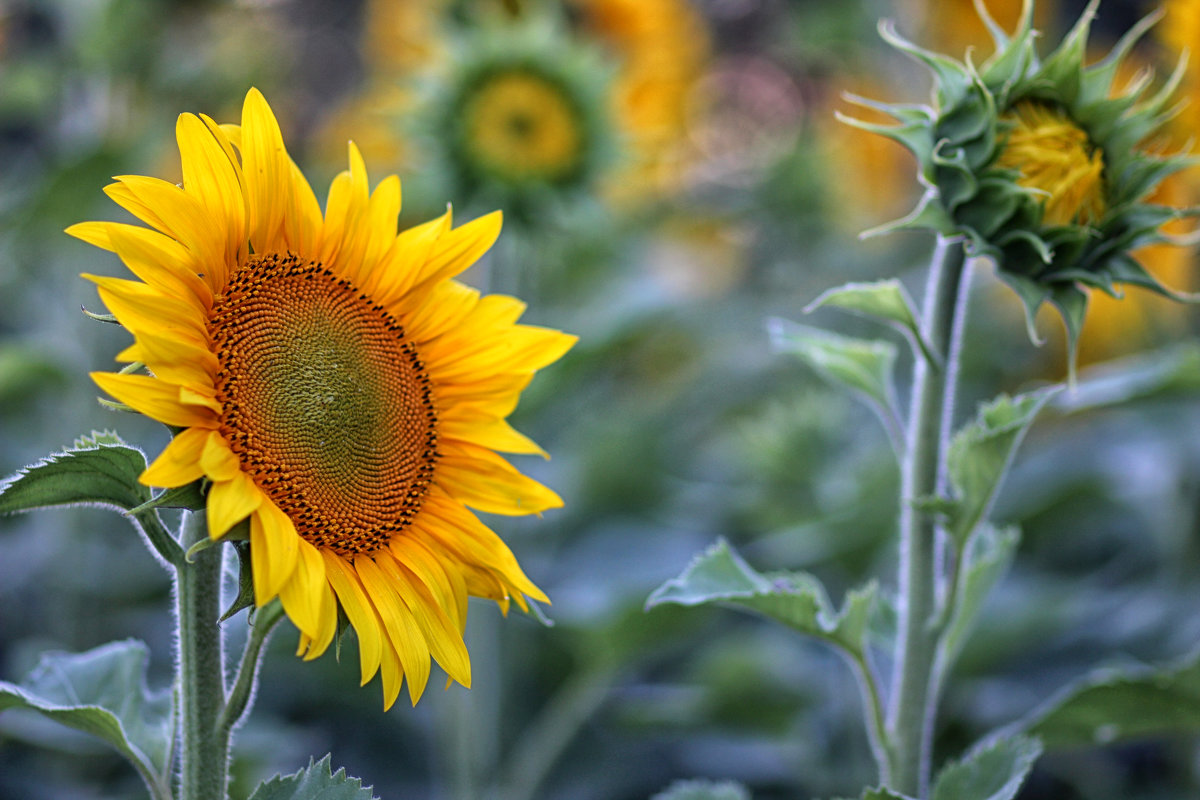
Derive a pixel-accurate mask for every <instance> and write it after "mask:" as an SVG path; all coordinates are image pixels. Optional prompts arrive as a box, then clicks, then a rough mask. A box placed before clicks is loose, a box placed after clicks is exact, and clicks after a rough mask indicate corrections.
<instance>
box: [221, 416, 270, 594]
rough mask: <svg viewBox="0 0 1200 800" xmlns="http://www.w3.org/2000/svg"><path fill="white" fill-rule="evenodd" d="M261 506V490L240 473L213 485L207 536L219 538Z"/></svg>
mask: <svg viewBox="0 0 1200 800" xmlns="http://www.w3.org/2000/svg"><path fill="white" fill-rule="evenodd" d="M210 441H211V439H210ZM262 504H263V493H262V490H261V489H259V488H258V487H257V486H255V485H254V481H252V480H250V478H249V477H248V476H247V475H245V474H244V473H242V472H238V473H236V474H235V475H234V476H233V477H232V478H230V479H229V480H227V481H217V482H215V483H213V485H212V486H211V487H209V490H208V535H209V536H211V537H212V538H213V539H219V538H221V537H222V536H224V535H225V534H226V533H227V532H228V531H229V529H230V528H232V527H233V526H234V525H237V524H238V523H239V522H241V521H242V520H244V519H245V518H246V517H248V516H250V514H251V513H253V512H254V510H255V509H257V508H258V507H259V506H260V505H262ZM272 594H273V593H272Z"/></svg>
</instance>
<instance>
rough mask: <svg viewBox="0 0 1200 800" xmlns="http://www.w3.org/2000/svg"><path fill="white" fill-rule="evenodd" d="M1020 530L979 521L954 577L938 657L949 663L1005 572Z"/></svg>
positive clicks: (1019, 539) (1017, 542)
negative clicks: (952, 602) (951, 601)
mask: <svg viewBox="0 0 1200 800" xmlns="http://www.w3.org/2000/svg"><path fill="white" fill-rule="evenodd" d="M1020 541H1021V532H1020V531H1019V530H1018V529H1017V528H1015V527H1008V528H1001V529H997V528H993V527H992V526H991V525H988V524H986V523H985V524H983V525H982V526H981V527H980V529H979V533H978V535H976V536H974V537H973V538H972V539H971V542H970V544H969V545H968V547H967V551H966V553H965V555H964V557H963V564H962V568H961V572H960V574H959V576H958V592H957V598H958V600H957V603H956V607H955V609H954V615H953V616H952V617H951V618H950V624H949V627H948V628H947V629H946V634H945V638H944V639H943V640H942V658H943V662H944V663H945V664H947V665H948V664H949V663H952V662H953V660H954V659H955V658H956V657H957V656H958V653H959V651H960V650H961V649H962V646H963V643H964V642H965V641H966V638H967V635H968V634H969V633H970V632H971V628H972V626H973V625H974V624H975V620H976V619H978V617H979V611H980V609H981V608H982V607H983V603H984V600H986V599H987V596H988V594H989V593H990V592H991V590H992V587H993V586H995V585H996V584H997V583H998V582H999V581H1000V579H1001V578H1003V577H1004V575H1005V574H1006V573H1007V572H1008V568H1009V567H1010V566H1012V560H1013V556H1014V555H1016V552H1017V545H1018V544H1019V543H1020Z"/></svg>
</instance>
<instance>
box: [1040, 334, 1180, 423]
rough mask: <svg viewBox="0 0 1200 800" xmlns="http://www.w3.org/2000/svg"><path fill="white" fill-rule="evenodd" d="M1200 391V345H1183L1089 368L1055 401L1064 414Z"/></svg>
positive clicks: (1056, 406)
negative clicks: (1142, 399) (1160, 396)
mask: <svg viewBox="0 0 1200 800" xmlns="http://www.w3.org/2000/svg"><path fill="white" fill-rule="evenodd" d="M1197 389H1200V343H1197V342H1194V341H1192V342H1183V343H1181V344H1178V345H1176V346H1174V347H1169V348H1166V349H1164V350H1158V351H1154V352H1151V353H1139V354H1138V355H1134V356H1129V357H1127V358H1122V359H1119V360H1117V361H1109V362H1106V363H1104V364H1101V365H1098V366H1095V367H1092V368H1089V369H1088V370H1086V371H1085V372H1084V374H1083V376H1082V377H1081V378H1080V379H1079V381H1078V382H1077V383H1076V384H1075V387H1074V388H1073V389H1072V390H1071V391H1069V392H1065V393H1063V394H1061V395H1059V396H1058V397H1056V398H1055V399H1054V402H1053V406H1054V408H1055V409H1056V410H1058V411H1062V412H1064V413H1073V412H1077V411H1088V410H1091V409H1094V408H1103V407H1105V406H1114V405H1120V404H1121V403H1128V402H1130V401H1132V400H1137V399H1140V398H1143V397H1151V396H1154V395H1157V394H1159V393H1165V392H1195V391H1196V390H1197Z"/></svg>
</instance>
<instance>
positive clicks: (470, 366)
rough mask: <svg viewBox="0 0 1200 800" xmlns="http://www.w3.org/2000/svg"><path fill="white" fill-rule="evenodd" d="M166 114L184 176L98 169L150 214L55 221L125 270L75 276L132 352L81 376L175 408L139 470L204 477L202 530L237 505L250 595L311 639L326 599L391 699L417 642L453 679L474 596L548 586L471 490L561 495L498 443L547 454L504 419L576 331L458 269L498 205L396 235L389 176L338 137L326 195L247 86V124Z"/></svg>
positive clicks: (148, 406) (512, 506) (515, 510)
mask: <svg viewBox="0 0 1200 800" xmlns="http://www.w3.org/2000/svg"><path fill="white" fill-rule="evenodd" d="M176 134H177V139H178V144H179V149H180V154H181V156H182V167H183V185H182V187H179V186H176V185H174V184H171V183H169V182H166V181H161V180H157V179H154V178H147V177H140V176H123V177H120V178H118V179H117V182H116V183H114V184H112V185H110V186H109V187H108V188H107V189H106V192H107V194H108V195H109V197H111V198H112V199H113V200H114V201H116V202H117V203H118V205H120V206H122V207H123V208H124V209H126V210H127V211H129V212H130V213H131V214H133V215H134V216H135V217H137V218H138V219H140V220H142V221H143V222H145V223H147V224H148V225H149V226H150V228H144V227H139V226H134V225H127V224H120V223H110V222H85V223H81V224H78V225H74V226H72V227H71V228H70V229H68V232H69V233H71V234H72V235H74V236H76V237H78V238H80V239H82V240H84V241H86V242H89V243H91V244H94V245H97V246H99V247H102V248H104V249H107V250H111V251H113V252H115V253H116V254H117V255H118V256H119V257H120V258H121V259H122V261H124V262H125V264H126V265H127V266H128V267H129V269H130V271H132V272H133V273H134V274H135V275H137V276H138V278H140V280H139V281H129V280H120V279H115V278H104V277H97V276H87V277H89V278H90V279H91V280H92V281H94V282H95V283H96V284H97V286H98V287H99V292H100V296H101V298H102V299H103V300H104V302H105V304H106V305H107V306H108V308H109V309H110V310H111V311H112V312H113V314H114V315H115V317H116V319H117V320H118V321H119V322H120V323H121V324H122V325H123V326H124V327H125V328H127V329H128V330H129V331H130V333H132V334H133V336H134V343H133V345H132V346H130V347H129V348H127V349H126V350H125V351H123V352H122V353H121V354H120V355H119V356H118V359H119V360H122V361H126V362H130V363H131V365H132V366H131V367H129V368H127V369H125V370H122V371H121V372H120V373H94V374H93V377H94V379H95V380H96V382H97V383H98V384H99V385H100V386H101V387H102V388H103V389H104V390H105V391H107V392H108V393H109V394H110V395H112V396H113V397H114V398H116V399H117V400H118V401H120V402H121V403H124V404H126V405H128V406H129V407H131V408H132V409H134V410H136V411H139V412H141V413H143V414H145V415H146V416H148V417H150V418H152V419H156V420H158V421H160V422H163V423H165V424H167V425H170V426H172V427H173V428H176V429H177V433H176V435H175V437H174V438H173V439H172V441H171V443H170V444H169V445H168V446H167V448H166V449H165V450H164V451H163V453H162V454H161V455H160V456H159V457H158V458H157V459H156V460H155V461H154V462H153V463H152V464H151V466H150V467H149V468H148V469H147V471H146V472H145V473H144V474H143V476H142V478H141V480H142V481H143V482H144V483H146V484H147V485H150V486H157V487H163V488H171V487H177V486H183V485H186V484H189V483H192V482H194V481H197V480H201V479H203V480H204V481H206V482H207V486H208V490H207V521H208V528H209V534H210V536H211V537H212V538H213V539H219V538H222V537H225V536H226V535H227V534H229V533H230V531H231V530H232V529H234V528H235V526H237V525H238V524H239V523H241V522H242V521H243V520H247V519H248V521H249V525H248V528H249V532H248V535H249V540H250V555H251V562H252V571H253V579H254V592H255V600H256V602H257V604H258V605H259V606H262V605H264V604H266V603H267V602H269V601H271V600H272V599H273V598H274V597H276V596H278V597H279V598H280V599H281V601H282V603H283V607H284V609H285V610H286V612H287V614H288V616H289V617H290V618H291V619H292V621H293V622H294V623H295V624H296V627H297V628H299V630H300V632H301V637H300V648H299V653H300V654H303V655H305V657H306V658H308V659H311V658H316V657H317V656H319V655H321V653H323V652H324V651H325V650H326V649H327V648H328V646H329V644H330V643H331V642H332V641H333V638H334V635H335V633H336V631H337V628H338V618H339V609H340V610H341V612H342V613H343V614H344V615H345V617H346V618H348V619H349V621H350V623H351V625H353V627H354V629H355V631H356V633H357V635H358V641H359V655H360V661H361V673H362V682H363V683H364V684H365V683H366V682H367V681H369V680H370V679H371V677H372V676H373V675H374V674H375V673H376V672H382V676H383V677H382V680H383V694H384V705H385V707H390V706H391V705H392V703H393V702H394V701H395V699H396V697H397V695H398V694H399V691H400V687H401V683H402V680H403V679H404V678H407V680H408V689H409V694H410V697H411V699H412V701H413V702H414V703H415V702H416V701H417V699H418V698H419V697H420V696H421V694H422V692H423V690H424V688H425V686H426V683H427V681H428V678H429V673H430V658H431V657H432V658H433V659H434V660H436V661H437V662H438V663H439V664H440V665H441V666H442V668H443V669H445V671H446V672H447V673H448V675H449V676H450V678H451V679H452V680H455V681H457V682H459V683H462V684H464V685H469V684H470V682H471V670H470V662H469V657H468V654H467V650H466V646H465V644H464V643H463V637H462V632H463V629H464V625H465V622H466V613H467V598H468V596H477V597H485V598H490V599H492V600H495V601H496V602H497V603H499V604H500V606H501V607H502V609H504V610H505V611H507V608H508V604H509V602H510V600H515V601H516V602H517V604H518V605H519V606H520V607H522V608H523V609H524V608H526V606H527V603H526V599H525V598H526V597H531V598H534V599H537V600H541V601H545V600H546V596H545V595H544V594H543V593H542V592H541V590H539V589H538V588H537V587H536V586H535V585H534V584H533V583H532V582H530V581H529V579H528V578H526V577H525V575H524V573H523V572H522V571H521V568H520V567H519V566H518V564H517V561H516V559H515V558H514V557H513V555H512V553H511V551H510V550H509V549H508V547H507V546H506V545H505V544H504V543H503V542H502V541H501V540H500V539H499V537H497V536H496V534H495V533H493V532H492V531H491V530H490V529H489V528H488V527H487V526H486V525H484V524H483V523H482V522H480V521H479V519H478V518H476V516H475V515H474V514H473V513H472V511H471V510H469V509H475V510H479V511H484V512H488V513H495V514H506V515H522V514H534V513H539V512H541V511H543V510H545V509H548V508H553V507H557V506H559V505H561V501H560V500H559V498H558V497H557V495H555V494H554V492H552V491H550V490H549V489H547V488H546V487H544V486H542V485H540V484H538V483H537V482H535V481H533V480H531V479H529V478H527V477H525V476H523V475H521V474H520V473H519V472H517V471H516V470H515V469H514V468H513V467H512V466H511V465H510V464H509V463H508V461H506V460H505V459H504V458H503V457H501V456H500V455H498V454H497V451H500V452H507V453H540V454H543V455H544V453H543V451H542V450H541V449H540V448H539V447H538V446H537V445H536V444H534V443H533V442H532V441H531V440H529V439H528V438H526V437H525V436H523V435H521V434H520V433H518V432H517V431H516V430H514V429H513V428H512V427H510V426H509V424H508V423H507V422H506V421H505V418H506V417H507V416H508V415H509V413H510V412H511V411H512V410H513V409H514V407H515V406H516V403H517V400H518V397H519V395H520V394H521V392H522V390H523V389H524V388H525V386H526V385H527V384H528V383H529V381H530V379H531V378H532V377H533V374H534V372H535V371H536V370H538V369H540V368H541V367H543V366H545V365H547V364H549V363H551V362H553V361H554V360H556V359H557V358H559V357H560V356H561V355H562V354H563V353H564V352H566V351H567V350H568V349H569V348H570V347H571V345H572V344H573V342H574V337H572V336H568V335H566V334H563V333H559V332H558V331H554V330H548V329H543V328H536V327H531V326H527V325H518V324H516V321H517V319H518V317H520V315H521V313H522V312H523V310H524V305H523V304H522V303H521V302H519V301H517V300H516V299H514V298H511V297H503V296H499V295H489V296H486V297H481V296H480V293H479V292H478V291H476V290H474V289H471V288H468V287H467V286H465V285H463V284H461V283H459V282H457V281H455V280H454V277H455V276H456V275H458V274H459V273H461V272H463V271H464V270H465V269H467V268H468V267H469V266H471V264H472V263H473V262H475V261H476V260H477V259H478V258H479V257H480V256H481V255H482V254H483V253H484V252H485V251H486V250H487V249H488V248H489V247H490V246H491V245H492V243H493V242H494V241H495V239H496V237H497V235H498V234H499V231H500V215H499V214H498V213H493V214H489V215H487V216H484V217H481V218H479V219H476V220H474V221H472V222H470V223H468V224H466V225H462V226H460V227H457V228H453V227H452V226H451V215H450V212H449V211H447V212H446V213H445V215H443V216H442V217H440V218H438V219H435V220H432V221H430V222H427V223H425V224H423V225H419V226H416V227H414V228H410V229H408V230H406V231H404V232H403V233H400V234H399V235H397V233H396V219H397V215H398V213H399V210H400V182H399V179H398V178H397V177H396V176H394V175H393V176H390V177H388V178H386V179H384V180H383V181H382V182H380V183H379V184H378V185H377V186H376V188H375V189H374V191H373V192H372V191H370V190H369V184H368V179H367V173H366V168H365V166H364V162H363V160H362V157H361V154H360V153H359V151H358V149H357V148H356V147H355V146H354V145H353V144H351V145H350V169H349V170H348V171H346V172H342V173H341V174H340V175H338V176H337V177H336V178H335V179H334V181H333V183H332V185H331V187H330V191H329V198H328V201H327V204H326V211H325V213H324V215H322V213H321V210H320V207H319V206H318V204H317V200H316V197H315V196H314V194H313V192H312V189H311V188H310V186H309V184H308V182H307V180H306V179H305V178H304V176H303V175H302V174H301V173H300V171H299V169H298V168H297V167H296V166H295V164H294V163H293V162H292V161H291V159H290V158H289V157H288V154H287V152H286V150H285V147H284V143H283V139H282V136H281V133H280V130H279V126H278V124H277V122H276V120H275V116H274V114H273V113H272V111H271V109H270V107H269V106H268V105H267V102H266V100H265V99H264V98H263V97H262V95H261V94H259V93H258V92H257V90H251V91H250V93H249V94H248V95H247V97H246V100H245V105H244V107H243V110H242V124H241V125H240V126H234V125H223V126H222V125H217V124H216V123H215V122H214V121H213V120H212V119H210V118H209V117H207V116H200V117H197V116H194V115H191V114H184V115H182V116H180V118H179V121H178V126H177V130H176ZM143 365H144V366H145V367H146V368H147V369H148V371H149V373H150V374H149V375H143V374H138V370H139V368H140V367H141V366H143Z"/></svg>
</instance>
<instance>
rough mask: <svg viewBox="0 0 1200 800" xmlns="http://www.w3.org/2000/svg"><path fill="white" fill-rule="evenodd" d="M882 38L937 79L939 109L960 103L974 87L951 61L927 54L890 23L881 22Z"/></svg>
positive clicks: (959, 67) (962, 68) (929, 51)
mask: <svg viewBox="0 0 1200 800" xmlns="http://www.w3.org/2000/svg"><path fill="white" fill-rule="evenodd" d="M878 29H879V36H880V37H881V38H882V39H883V40H884V41H885V42H887V43H888V44H890V45H891V46H892V47H894V48H896V49H897V50H899V51H900V52H902V53H905V54H906V55H908V56H911V57H912V58H913V59H915V60H917V61H919V62H921V63H922V64H924V65H925V66H926V67H928V68H929V69H930V71H932V72H933V74H934V75H935V76H936V77H937V81H936V83H935V86H936V91H937V103H938V107H939V108H949V107H951V106H954V105H956V104H957V103H959V102H961V101H962V100H963V99H964V98H965V97H966V94H967V89H968V88H969V87H970V85H971V75H970V73H969V72H968V71H967V70H966V69H965V68H964V67H963V65H962V64H960V63H959V62H957V61H955V60H954V59H952V58H949V57H947V56H944V55H942V54H941V53H935V52H933V51H932V50H926V49H924V48H923V47H919V46H918V45H916V44H914V43H913V42H910V41H909V40H907V39H905V38H904V37H903V36H901V35H900V33H899V32H898V31H897V30H896V25H895V23H894V22H892V21H891V20H890V19H884V20H880V21H879V26H878Z"/></svg>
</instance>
